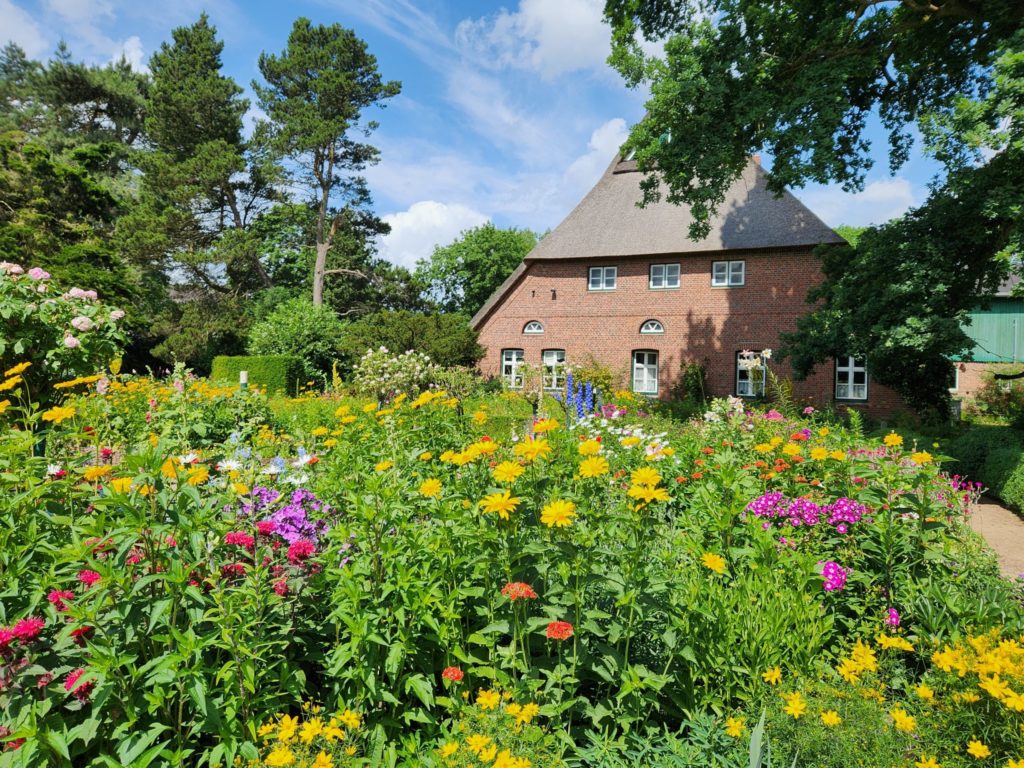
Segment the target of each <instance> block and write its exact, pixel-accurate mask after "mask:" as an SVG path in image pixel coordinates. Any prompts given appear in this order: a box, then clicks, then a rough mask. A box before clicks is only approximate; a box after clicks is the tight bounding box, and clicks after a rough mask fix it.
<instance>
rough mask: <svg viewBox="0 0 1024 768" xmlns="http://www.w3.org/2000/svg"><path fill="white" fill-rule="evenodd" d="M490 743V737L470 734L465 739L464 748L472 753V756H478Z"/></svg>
mask: <svg viewBox="0 0 1024 768" xmlns="http://www.w3.org/2000/svg"><path fill="white" fill-rule="evenodd" d="M490 743H491V737H490V736H484V735H483V734H482V733H474V734H471V735H470V736H469V738H467V739H466V746H467V747H468V748H469V751H470V752H472V753H473V754H474V755H479V754H480V753H481V752H483V751H484V750H485V749H486V748H487V745H488V744H490Z"/></svg>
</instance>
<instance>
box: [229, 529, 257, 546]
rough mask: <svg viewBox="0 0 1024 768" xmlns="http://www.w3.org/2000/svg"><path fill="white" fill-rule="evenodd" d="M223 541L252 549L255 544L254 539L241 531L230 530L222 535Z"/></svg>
mask: <svg viewBox="0 0 1024 768" xmlns="http://www.w3.org/2000/svg"><path fill="white" fill-rule="evenodd" d="M224 543H225V544H232V545H235V546H239V547H244V548H245V549H252V548H253V547H255V546H256V539H254V538H253V537H252V536H250V535H249V534H248V533H245V532H243V531H231V532H230V533H228V534H227V535H225V536H224Z"/></svg>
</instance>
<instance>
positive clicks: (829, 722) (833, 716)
mask: <svg viewBox="0 0 1024 768" xmlns="http://www.w3.org/2000/svg"><path fill="white" fill-rule="evenodd" d="M821 722H822V724H823V725H824V726H825V727H826V728H835V727H836V726H837V725H839V724H840V723H841V722H843V718H841V717H840V716H839V713H838V712H836V711H835V710H834V709H827V710H825V711H824V712H822V713H821Z"/></svg>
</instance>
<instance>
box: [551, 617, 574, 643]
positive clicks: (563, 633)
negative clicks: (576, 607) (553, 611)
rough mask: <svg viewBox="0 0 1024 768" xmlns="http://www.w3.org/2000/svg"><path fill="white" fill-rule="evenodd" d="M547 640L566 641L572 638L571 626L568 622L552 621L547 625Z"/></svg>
mask: <svg viewBox="0 0 1024 768" xmlns="http://www.w3.org/2000/svg"><path fill="white" fill-rule="evenodd" d="M547 636H548V639H549V640H568V639H569V638H570V637H572V624H570V623H569V622H568V621H552V622H551V623H550V624H548V631H547Z"/></svg>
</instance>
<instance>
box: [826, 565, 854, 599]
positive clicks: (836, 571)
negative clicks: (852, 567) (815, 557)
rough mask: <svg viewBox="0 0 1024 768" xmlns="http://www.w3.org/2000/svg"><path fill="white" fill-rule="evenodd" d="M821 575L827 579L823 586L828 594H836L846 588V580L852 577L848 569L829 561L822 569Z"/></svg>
mask: <svg viewBox="0 0 1024 768" xmlns="http://www.w3.org/2000/svg"><path fill="white" fill-rule="evenodd" d="M821 575H822V577H823V578H824V579H825V583H824V584H823V585H822V586H823V587H824V589H825V591H826V592H836V591H838V590H840V589H842V588H843V587H844V586H846V579H847V577H848V576H849V575H850V571H849V569H847V568H843V566H841V565H840V564H839V563H837V562H834V561H832V560H828V561H826V562H825V564H824V565H823V566H822V568H821Z"/></svg>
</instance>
